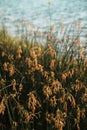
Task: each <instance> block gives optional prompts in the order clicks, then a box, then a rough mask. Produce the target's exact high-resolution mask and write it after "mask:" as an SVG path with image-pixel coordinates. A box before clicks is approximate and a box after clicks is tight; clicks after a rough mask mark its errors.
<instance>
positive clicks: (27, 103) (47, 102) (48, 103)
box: [0, 28, 87, 130]
mask: <svg viewBox="0 0 87 130" xmlns="http://www.w3.org/2000/svg"><path fill="white" fill-rule="evenodd" d="M62 31H63V28H62ZM69 32H70V30H68V32H67V31H66V30H65V33H64V35H63V37H62V38H60V39H59V38H58V32H54V33H53V32H52V29H51V32H50V31H48V33H47V34H45V37H44V38H46V39H45V44H40V43H38V42H37V40H36V38H35V37H33V36H32V38H33V39H32V38H31V39H32V40H31V39H30V40H28V39H29V38H25V37H24V36H23V33H22V37H19V38H18V37H17V38H16V37H15V38H13V37H11V36H9V35H8V34H7V33H6V32H5V29H4V30H1V31H0V129H1V130H7V129H8V130H82V129H83V130H86V129H87V56H86V53H87V52H86V50H85V49H86V48H85V47H83V49H82V47H80V44H82V43H81V41H80V40H79V36H78V35H77V36H71V38H70V36H69ZM32 34H34V32H32ZM29 37H30V36H29ZM36 37H37V36H36ZM40 41H41V40H40ZM85 44H86V43H85Z"/></svg>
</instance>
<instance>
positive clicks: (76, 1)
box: [0, 0, 87, 34]
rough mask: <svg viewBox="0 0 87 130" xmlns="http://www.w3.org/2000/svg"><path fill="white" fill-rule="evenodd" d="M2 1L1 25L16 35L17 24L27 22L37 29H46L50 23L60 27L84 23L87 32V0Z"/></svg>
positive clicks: (0, 6) (0, 4) (0, 7)
mask: <svg viewBox="0 0 87 130" xmlns="http://www.w3.org/2000/svg"><path fill="white" fill-rule="evenodd" d="M50 1H51V5H50V6H49V5H48V2H49V0H0V25H1V24H2V23H4V24H5V25H6V27H7V28H8V29H9V32H12V33H13V34H14V33H15V28H14V26H15V24H16V23H19V24H20V23H21V22H22V21H23V20H27V21H28V23H32V24H33V25H34V26H35V27H36V28H41V29H44V28H46V27H47V26H48V25H49V24H50V23H51V24H55V25H56V26H59V24H60V21H61V19H62V21H63V24H64V25H65V26H66V25H69V24H70V23H73V22H82V25H83V31H84V32H86V30H87V0H50Z"/></svg>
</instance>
